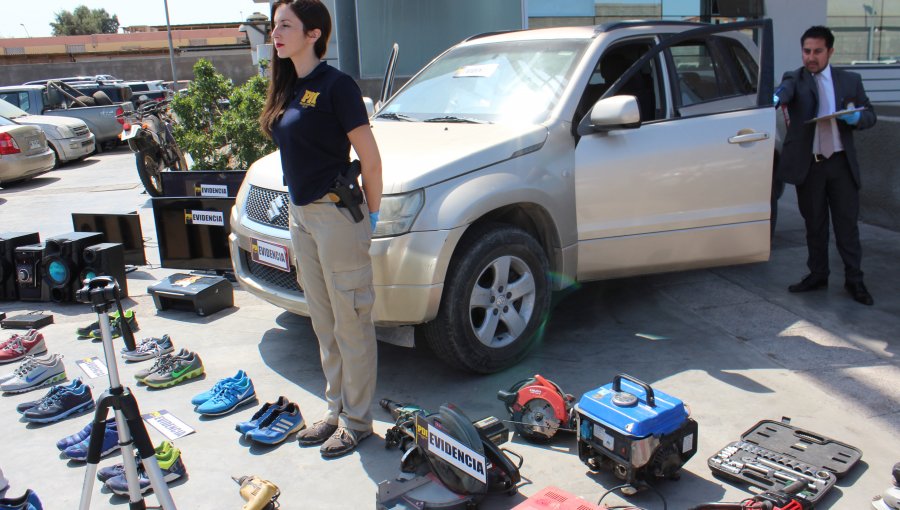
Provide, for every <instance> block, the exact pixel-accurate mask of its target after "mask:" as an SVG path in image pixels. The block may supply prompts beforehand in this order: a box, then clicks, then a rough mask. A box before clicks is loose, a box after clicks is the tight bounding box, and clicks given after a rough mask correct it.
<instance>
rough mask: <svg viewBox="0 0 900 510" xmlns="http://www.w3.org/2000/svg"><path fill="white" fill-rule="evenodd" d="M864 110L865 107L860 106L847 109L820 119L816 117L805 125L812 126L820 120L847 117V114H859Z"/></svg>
mask: <svg viewBox="0 0 900 510" xmlns="http://www.w3.org/2000/svg"><path fill="white" fill-rule="evenodd" d="M865 109H866V107H865V106H860V107H858V108H847V109H846V110H840V111H836V112H834V113H829V114H828V115H822V116H821V117H816V118H814V119H809V120H808V121H806V123H807V124H812V123H814V122H819V121H820V120H828V119H833V118H836V117H840V116H841V115H847V114H848V113H854V112H861V111H864V110H865Z"/></svg>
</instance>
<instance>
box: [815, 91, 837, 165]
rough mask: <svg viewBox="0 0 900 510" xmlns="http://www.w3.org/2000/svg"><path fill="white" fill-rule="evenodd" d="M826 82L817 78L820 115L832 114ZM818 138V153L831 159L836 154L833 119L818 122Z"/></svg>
mask: <svg viewBox="0 0 900 510" xmlns="http://www.w3.org/2000/svg"><path fill="white" fill-rule="evenodd" d="M823 81H825V80H824V79H823V78H822V77H821V76H819V75H817V76H816V87H817V88H818V89H819V115H827V114H829V113H831V108H830V104H829V103H830V101H829V100H828V98H829V95H828V91H826V90H825V85H824V83H823ZM816 136H817V141H818V142H819V144H818V145H819V150H818V153H819V154H821V155H823V156H825V157H826V158H830V157H831V155H832V154H834V134H833V131H832V128H831V119H826V120H820V121H818V122H816Z"/></svg>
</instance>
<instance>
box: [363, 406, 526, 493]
mask: <svg viewBox="0 0 900 510" xmlns="http://www.w3.org/2000/svg"><path fill="white" fill-rule="evenodd" d="M381 406H382V407H383V408H385V409H387V410H388V411H390V412H391V415H392V416H393V418H394V420H395V424H394V426H393V427H392V428H391V429H389V430H388V432H387V433H386V434H385V442H386V445H385V446H386V447H387V448H391V447H394V446H396V447H399V448H400V449H401V450H403V452H404V453H403V457H402V459H401V475H400V476H399V477H398V478H397V480H386V481H384V482H381V483H379V484H378V495H377V499H376V508H378V509H379V510H406V509H410V510H412V509H416V510H426V509H437V508H441V509H450V510H456V509H473V508H476V507H477V505H478V502H479V501H481V499H482V498H484V496H485V495H487V494H490V493H497V492H504V493H507V494H509V495H512V494H515V493H516V490H517V485H518V483H519V482H520V481H521V475H520V474H519V468H520V467H521V466H522V458H521V457H519V456H518V455H516V454H515V453H513V452H510V451H508V450H504V449H501V448H500V447H499V445H500V444H503V443H504V442H506V441H507V440H508V439H509V429H507V428H506V426H505V425H503V423H502V422H501V421H500V420H498V419H497V418H495V417H493V416H491V417H488V418H485V419H482V420H478V421H476V422H473V421H472V420H470V419H469V418H467V417H466V415H465V414H464V413H463V412H462V411H461V410H460V409H459V408H457V407H456V406H454V405H452V404H444V405H442V406H440V408H439V410H438V412H436V413H429V412H428V411H426V410H424V409H422V408H421V407H419V406H417V405H414V404H401V403H397V402H394V401H391V400H387V399H384V400H382V401H381ZM507 453H508V454H511V455H513V456H514V457H516V458H517V459H518V463H513V461H512V460H511V459H510V458H509V457H508V456H507Z"/></svg>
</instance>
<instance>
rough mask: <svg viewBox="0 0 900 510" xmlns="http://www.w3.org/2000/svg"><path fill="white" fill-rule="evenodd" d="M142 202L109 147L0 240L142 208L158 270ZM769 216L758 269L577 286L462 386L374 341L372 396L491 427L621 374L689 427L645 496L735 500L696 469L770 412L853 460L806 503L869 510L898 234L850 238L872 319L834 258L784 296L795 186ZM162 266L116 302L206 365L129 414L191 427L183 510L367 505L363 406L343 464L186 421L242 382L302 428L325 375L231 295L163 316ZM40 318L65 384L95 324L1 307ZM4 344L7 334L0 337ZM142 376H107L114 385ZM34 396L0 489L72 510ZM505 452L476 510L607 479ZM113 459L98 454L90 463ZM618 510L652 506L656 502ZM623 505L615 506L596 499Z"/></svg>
mask: <svg viewBox="0 0 900 510" xmlns="http://www.w3.org/2000/svg"><path fill="white" fill-rule="evenodd" d="M141 190H142V188H141V186H140V184H139V181H138V179H137V174H136V171H135V169H134V162H133V158H132V156H131V155H130V153H128V152H127V151H124V150H119V151H115V152H113V153H105V154H102V155H100V156H95V157H92V158H89V159H88V160H87V161H85V162H83V163H79V164H76V165H72V166H67V167H63V168H62V169H60V170H57V171H54V172H52V173H50V174H47V175H46V176H44V177H41V178H38V179H35V180H34V181H32V182H30V183H26V184H25V185H23V186H18V187H12V188H9V189H0V225H2V226H0V230H3V231H16V230H39V231H40V233H41V236H42V238H45V237H48V236H50V235H55V234H60V233H65V232H69V231H71V230H72V228H71V227H72V225H71V218H70V217H69V214H70V213H71V212H127V211H134V210H138V211H139V212H140V213H141V217H142V225H143V229H144V236H145V237H146V238H148V242H147V244H148V248H147V250H146V252H147V256H148V259H149V260H150V261H151V264H158V255H157V253H156V250H155V248H154V247H155V232H154V229H153V218H152V211H151V210H150V209H149V203H148V202H147V196H146V195H142V194H141ZM779 221H780V223H779V225H778V227H777V230H776V236H775V240H774V243H773V251H772V257H771V260H770V261H769V262H768V263H763V264H754V265H748V266H736V267H727V268H718V269H713V270H702V271H691V272H683V273H675V274H667V275H656V276H647V277H640V278H629V279H622V280H614V281H608V282H598V283H590V284H585V285H581V286H580V288H578V289H577V290H574V291H572V292H569V293H567V294H566V295H565V296H561V298H560V300H559V302H558V304H557V306H556V308H555V309H554V312H553V315H552V318H551V321H550V323H549V325H548V327H547V328H546V332H545V337H544V341H543V342H542V344H541V345H540V346H539V347H538V348H537V349H536V350H535V351H534V352H533V353H532V355H531V356H529V357H528V358H527V359H525V360H524V361H523V362H522V363H520V364H519V365H517V366H516V367H513V368H511V369H509V370H507V371H505V372H502V373H499V374H493V375H490V376H473V375H470V374H464V373H460V372H457V371H454V370H451V369H450V368H448V367H447V366H445V365H444V364H443V363H442V362H441V361H440V360H437V359H435V358H434V356H433V355H431V354H430V353H429V352H427V350H425V349H404V348H399V347H394V346H390V345H384V344H381V345H379V376H378V388H377V390H376V397H377V398H384V397H387V398H391V399H394V400H399V401H412V402H416V403H419V404H420V405H422V406H424V407H426V408H429V409H436V408H437V407H438V406H439V405H441V404H442V403H444V402H453V403H455V404H457V405H458V406H459V407H460V408H461V409H463V410H464V411H465V412H466V413H467V414H468V415H469V417H471V418H480V417H483V416H486V415H490V414H492V415H495V416H498V417H500V418H504V419H505V418H507V416H505V415H504V410H503V407H502V404H501V403H500V402H499V401H498V400H497V399H496V392H497V390H499V389H506V388H507V387H509V386H510V385H511V384H512V383H514V382H515V381H518V380H520V379H522V378H524V377H528V376H530V375H533V374H535V373H540V374H542V375H544V376H546V377H548V378H550V379H551V380H553V381H554V382H556V383H558V384H559V385H560V386H562V388H563V389H564V390H565V391H567V392H569V393H572V394H575V395H576V396H580V395H581V394H582V393H584V392H586V391H588V390H590V389H593V388H596V387H598V386H601V385H603V384H606V383H608V382H610V381H611V379H612V377H613V376H614V375H615V374H617V373H620V372H624V373H628V374H631V375H633V376H636V377H639V378H641V379H643V380H645V381H647V382H649V383H651V384H652V385H653V386H654V387H655V388H658V389H660V390H662V391H665V392H666V393H669V394H672V395H675V396H677V397H679V398H681V399H683V400H684V401H685V402H686V403H687V404H688V405H689V406H690V409H691V413H692V416H693V417H694V419H696V420H697V421H698V423H699V427H700V432H699V451H698V453H697V455H695V456H694V458H692V459H691V460H690V461H689V462H688V463H687V464H686V465H685V466H684V469H683V470H682V477H681V480H679V481H677V482H672V481H665V482H660V483H658V484H656V487H657V488H658V490H659V491H660V492H661V493H662V494H663V495H664V496H665V498H666V500H667V502H668V507H669V508H672V509H683V508H688V507H690V506H693V505H696V504H699V503H702V502H706V501H738V500H740V499H743V498H744V497H746V495H747V493H746V492H745V491H744V490H743V489H742V488H741V487H738V486H735V485H732V484H730V483H727V482H723V481H721V480H718V479H716V478H714V477H713V476H712V475H711V473H710V470H709V468H708V467H707V466H706V459H707V458H708V457H709V456H710V455H712V454H714V453H715V452H716V451H717V450H718V449H719V448H721V447H722V446H724V445H725V444H727V443H728V442H730V441H734V440H737V439H739V437H740V434H741V433H742V432H744V431H745V430H747V429H749V428H750V427H751V426H753V425H754V424H755V423H756V422H758V421H759V420H762V419H774V420H778V419H780V418H781V417H782V416H789V417H791V418H792V424H793V425H795V426H797V427H801V428H805V429H809V430H812V431H815V432H818V433H820V434H822V435H825V436H828V437H832V438H834V439H837V440H839V441H843V442H846V443H849V444H851V445H853V446H856V447H858V448H860V449H861V450H862V451H863V458H862V461H861V462H860V463H859V465H857V466H856V467H855V468H854V469H853V470H852V471H851V472H850V473H849V475H848V476H847V477H846V478H844V479H842V480H839V481H838V484H837V486H836V487H835V488H834V489H833V490H832V491H831V492H830V493H829V494H828V495H826V497H825V498H824V500H823V502H822V503H821V504H820V505H819V506H817V508H831V509H864V508H867V506H868V504H869V503H868V502H869V500H870V499H871V497H872V496H874V495H876V494H878V493H880V492H881V491H883V490H884V489H885V488H886V487H887V485H888V483H889V479H890V468H891V466H892V465H893V463H894V462H897V461H900V443H898V441H897V438H898V437H900V390H898V388H900V384H898V383H900V369H898V361H897V355H898V348H900V340H898V339H897V336H896V332H897V331H898V330H900V299H898V297H897V293H896V291H895V289H896V288H897V287H898V286H900V269H898V267H897V259H898V257H897V254H898V253H900V233H897V232H893V231H890V230H886V229H883V228H879V227H874V226H869V225H862V228H861V231H862V237H863V250H864V256H863V264H864V267H863V269H864V270H865V271H866V283H867V285H868V286H869V289H870V291H871V292H872V294H873V296H874V298H875V306H874V307H865V306H862V305H859V304H857V303H855V302H853V301H852V300H851V299H850V298H849V297H848V296H847V295H846V293H845V292H844V291H843V288H842V284H843V278H842V270H841V267H840V260H839V257H838V256H837V254H836V252H833V258H832V280H831V286H830V288H829V289H828V290H825V291H820V292H813V293H809V294H804V295H793V294H789V293H788V292H787V290H786V287H787V285H788V284H790V283H793V282H795V281H796V280H798V279H799V278H800V277H802V276H803V275H804V274H805V272H806V271H805V265H804V261H805V257H806V254H805V252H806V248H805V244H804V233H803V227H802V223H801V221H800V218H799V215H798V213H797V211H796V203H795V199H794V191H793V188H791V187H789V188H788V189H787V190H786V192H785V197H784V198H783V199H782V201H781V212H780V216H779ZM173 272H175V271H173V270H168V269H161V268H158V267H155V266H148V267H142V268H140V269H139V270H138V271H136V272H133V273H130V274H129V277H128V280H129V281H128V284H129V290H130V291H131V296H130V298H129V299H128V300H127V302H126V303H125V304H126V305H127V306H129V307H131V308H133V309H134V310H136V312H137V315H138V320H139V322H140V326H141V329H140V331H139V332H138V333H137V336H138V337H143V336H151V335H152V336H160V335H162V334H163V333H168V334H170V335H171V336H172V338H173V339H174V341H175V344H176V347H186V348H188V349H190V350H194V351H196V352H197V353H199V354H200V356H201V357H202V358H203V360H204V363H205V365H206V370H207V375H206V377H205V378H204V379H200V380H193V381H191V382H188V383H186V384H183V385H179V386H176V387H173V388H170V389H165V390H159V391H152V390H148V389H146V388H145V387H136V386H134V385H132V389H133V390H134V392H135V395H136V396H137V399H138V402H139V404H140V406H141V410H142V412H149V411H153V410H161V409H166V410H168V411H170V412H172V413H174V414H175V415H176V416H177V417H178V418H180V419H182V420H183V421H185V422H186V423H187V424H188V425H190V426H191V427H193V428H194V429H196V432H195V433H194V434H191V435H189V436H186V437H184V438H182V439H179V440H178V441H177V443H176V444H177V445H178V446H179V447H180V448H181V449H182V451H183V455H184V462H185V464H186V466H187V469H188V472H189V479H188V480H186V481H184V480H182V481H179V482H176V483H175V484H174V485H173V487H172V494H173V496H174V498H175V501H176V502H177V503H178V505H179V507H180V508H191V509H195V508H196V509H220V508H238V507H240V505H242V504H243V502H242V501H241V499H240V497H239V496H238V492H237V485H236V484H234V483H233V482H232V481H231V480H230V478H229V477H230V476H231V475H245V474H251V473H252V474H257V475H260V476H262V477H264V478H267V479H269V480H272V481H273V482H275V483H276V484H278V485H279V486H280V488H281V490H282V496H281V499H280V501H281V503H282V508H286V509H292V508H316V509H331V508H334V509H346V508H373V507H374V498H375V490H376V484H377V483H378V482H380V481H382V480H385V479H390V478H392V477H394V476H395V475H396V474H397V472H398V469H399V458H400V453H399V452H398V451H397V450H386V449H385V448H384V440H383V438H384V433H385V431H386V430H387V429H388V428H389V427H390V425H391V423H390V418H389V416H388V415H387V413H386V412H383V411H382V410H381V409H380V408H376V409H374V410H373V413H374V415H375V417H376V420H377V422H376V425H375V432H376V435H375V436H373V437H371V438H369V439H367V440H366V441H365V442H364V443H363V444H362V446H361V448H360V450H359V451H358V452H357V453H354V454H353V455H351V456H348V457H345V458H342V459H337V460H332V461H323V460H322V459H321V458H320V456H319V454H318V450H317V449H316V448H311V449H305V448H300V447H298V445H297V443H296V442H295V441H288V442H286V443H284V444H282V445H280V446H276V447H261V446H259V445H253V444H248V443H246V442H244V441H243V440H241V439H239V437H238V434H237V432H235V431H234V424H235V423H236V422H238V421H241V420H245V419H248V417H249V416H250V415H251V414H252V413H253V412H254V410H255V409H256V408H257V406H256V405H254V406H248V407H245V408H242V409H241V410H239V411H237V412H235V413H233V414H230V415H227V416H224V417H220V418H216V419H206V418H202V417H199V416H198V415H197V414H195V413H194V411H193V408H192V406H191V405H190V402H189V400H190V397H191V396H193V395H194V394H196V393H199V392H201V391H204V390H206V389H208V388H209V387H211V386H212V384H213V383H214V382H215V381H217V380H218V379H219V378H221V377H226V376H230V375H233V374H234V373H235V372H236V371H237V370H238V369H244V370H246V371H247V372H248V373H249V374H250V376H251V377H252V379H253V382H254V384H255V386H256V390H257V394H258V395H259V399H260V402H259V403H260V404H261V403H262V402H264V401H273V400H275V399H276V398H277V397H278V396H279V395H286V396H288V397H289V398H290V399H292V400H294V401H296V402H298V403H299V405H300V408H301V409H302V411H303V413H304V415H305V416H306V417H307V420H308V421H309V422H312V421H314V420H315V419H316V418H317V417H318V415H319V413H321V412H322V411H323V409H324V404H323V401H322V394H323V392H324V380H323V378H322V375H321V368H320V366H319V359H318V350H317V345H316V340H315V337H314V335H313V333H312V329H311V327H310V325H309V321H308V320H307V319H305V318H302V317H297V316H294V315H292V314H289V313H286V312H283V311H281V310H280V309H277V308H275V307H273V306H271V305H269V304H267V303H265V302H262V301H260V300H259V299H257V298H255V297H253V296H251V295H249V294H248V293H246V292H243V291H241V290H240V289H238V288H236V289H235V304H236V307H235V308H233V309H230V310H227V311H224V312H220V313H218V314H215V315H212V316H210V317H206V318H201V317H198V316H196V315H194V314H191V313H188V312H178V311H165V312H157V311H156V309H155V307H154V306H153V303H152V299H151V298H150V297H149V295H148V294H147V293H146V288H147V286H148V285H151V284H153V283H155V282H156V281H157V280H159V279H160V278H162V277H164V276H166V275H169V274H171V273H173ZM36 309H40V310H46V311H50V312H52V313H53V314H54V317H55V323H54V324H52V325H50V326H47V327H45V328H43V330H42V333H43V334H44V336H45V337H46V339H47V344H48V347H49V348H50V350H51V352H59V353H62V354H63V355H65V359H66V361H67V369H68V373H69V376H70V377H75V376H82V377H84V374H83V373H81V371H80V370H79V369H78V368H77V367H76V366H75V364H74V360H76V359H80V358H85V357H89V356H101V357H102V353H101V352H100V350H101V347H100V344H99V343H94V342H91V341H86V340H77V339H76V338H75V335H74V329H75V328H76V327H78V326H81V325H85V324H87V323H89V322H92V321H94V320H96V316H95V315H93V314H92V313H91V311H90V309H89V308H88V307H87V306H86V305H79V304H67V305H60V304H53V303H22V302H14V303H8V302H4V303H0V311H3V312H6V313H7V314H9V315H13V314H15V313H18V312H27V311H31V310H36ZM8 333H10V331H9V330H3V333H2V335H0V337H2V338H3V339H5V338H6V337H7V336H8V335H7V334H8ZM120 345H121V344H120V343H118V341H117V346H120ZM144 366H145V363H138V364H127V365H126V364H124V363H120V364H119V370H120V372H121V375H122V379H123V381H130V380H132V375H133V373H134V372H136V371H137V370H138V369H140V368H143V367H144ZM5 368H7V367H3V368H2V369H0V372H2V373H5V372H6V371H7V370H5ZM86 381H87V382H88V384H90V385H91V386H93V390H94V393H95V395H97V394H99V393H100V392H101V391H102V390H103V389H105V388H106V386H107V382H106V381H105V380H103V379H93V380H86ZM45 392H46V390H36V391H33V392H29V393H25V394H22V395H13V396H2V397H0V430H2V433H3V439H2V445H3V446H2V448H0V466H2V468H3V472H4V475H5V476H6V477H7V478H9V480H10V484H11V488H10V491H9V493H8V495H10V496H16V495H18V494H20V493H21V492H22V491H24V489H25V488H26V487H31V488H32V489H34V490H36V491H37V492H38V494H39V495H40V497H41V499H42V500H43V501H44V503H45V508H48V509H70V508H76V507H77V505H78V503H77V502H78V500H79V497H80V492H81V485H82V477H83V472H84V469H83V464H80V463H75V462H71V461H66V460H63V459H61V458H60V456H59V452H58V451H57V450H56V448H55V446H54V443H55V441H56V440H57V439H59V438H61V437H63V436H65V435H67V434H70V433H74V432H76V431H77V430H79V429H80V428H81V427H82V426H83V425H84V424H86V423H87V422H88V420H89V415H81V416H78V417H74V418H71V419H67V420H64V421H62V422H59V423H54V424H50V425H46V426H35V425H31V424H25V423H22V422H20V421H19V415H18V414H17V413H15V411H14V410H13V408H14V407H15V405H16V404H17V403H19V402H23V401H27V400H33V399H35V398H38V397H40V396H42V395H43V394H44V393H45ZM150 434H151V437H152V438H153V439H154V441H159V440H161V439H162V436H161V434H159V433H157V432H156V431H155V430H153V429H150ZM506 447H507V448H509V449H510V450H513V451H515V452H516V453H519V454H520V455H522V456H523V457H524V459H525V460H524V465H523V466H522V474H523V477H524V478H525V479H526V480H528V481H529V482H530V483H528V484H526V485H523V486H522V487H521V488H520V494H519V495H516V496H512V497H507V496H502V495H497V496H491V497H488V498H487V499H485V500H484V502H483V503H482V504H481V505H480V508H484V509H488V510H491V509H502V508H510V507H512V506H515V504H516V503H518V502H520V501H522V500H524V499H525V497H527V496H529V495H532V494H534V493H536V492H537V491H539V490H540V489H542V488H544V487H546V486H548V485H556V486H558V487H560V488H562V489H564V490H567V491H569V492H571V493H574V494H576V495H579V496H581V497H584V498H585V499H588V500H589V501H596V499H597V498H598V497H599V495H600V494H602V493H603V492H605V491H606V490H607V489H609V488H611V487H613V486H615V485H618V483H617V480H616V479H615V478H614V477H613V476H612V475H611V474H610V473H606V472H603V473H597V474H595V473H590V472H589V471H588V469H587V467H586V466H585V465H584V464H582V463H581V462H580V461H579V460H578V457H577V451H576V445H575V440H574V436H572V435H567V434H561V435H559V436H558V437H557V438H556V440H554V441H553V442H552V443H550V444H548V445H532V444H530V443H527V442H525V441H523V440H522V439H520V438H518V437H514V438H513V440H512V442H510V443H508V444H507V445H506ZM119 459H120V458H119V457H117V456H111V457H109V458H107V459H104V460H103V461H102V462H101V466H103V465H108V464H112V463H115V462H118V461H119ZM148 500H149V501H151V502H154V501H155V499H154V498H153V497H152V496H149V498H148ZM628 501H629V502H631V503H633V504H636V505H640V506H644V507H646V508H648V509H655V508H662V506H661V504H660V502H659V500H658V498H657V496H656V495H654V494H653V493H652V492H645V493H641V494H639V495H637V496H635V497H632V498H629V500H628ZM621 502H622V500H620V499H618V498H616V497H613V496H609V497H607V498H606V499H605V500H604V503H607V504H621ZM127 504H128V502H127V500H126V499H125V498H121V497H117V496H112V495H110V494H108V493H106V492H102V493H101V491H100V484H99V482H97V483H96V484H95V485H94V496H93V505H92V508H123V507H124V506H126V505H127Z"/></svg>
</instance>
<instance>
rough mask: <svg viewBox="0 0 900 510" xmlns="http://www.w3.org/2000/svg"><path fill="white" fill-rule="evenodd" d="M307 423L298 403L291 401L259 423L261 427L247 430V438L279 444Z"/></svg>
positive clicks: (264, 442)
mask: <svg viewBox="0 0 900 510" xmlns="http://www.w3.org/2000/svg"><path fill="white" fill-rule="evenodd" d="M305 426H306V424H305V423H304V421H303V415H302V414H301V413H300V408H299V407H298V406H297V404H295V403H293V402H290V403H288V405H287V407H285V408H284V409H283V410H282V411H281V412H276V413H272V414H271V415H270V416H269V417H268V418H266V419H265V421H263V422H262V423H260V424H259V428H256V429H253V430H250V431H248V432H247V438H248V439H252V440H254V441H256V442H259V443H263V444H278V443H280V442H282V441H284V440H285V439H287V437H288V436H289V435H291V434H293V433H294V432H297V431H298V430H302V429H303V428H304V427H305Z"/></svg>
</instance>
